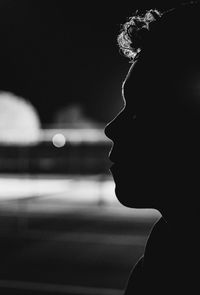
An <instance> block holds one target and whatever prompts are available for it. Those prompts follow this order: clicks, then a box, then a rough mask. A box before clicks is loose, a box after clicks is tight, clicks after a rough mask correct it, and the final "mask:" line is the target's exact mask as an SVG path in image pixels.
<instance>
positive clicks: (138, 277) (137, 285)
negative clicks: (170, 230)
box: [124, 218, 167, 295]
mask: <svg viewBox="0 0 200 295" xmlns="http://www.w3.org/2000/svg"><path fill="white" fill-rule="evenodd" d="M166 233H167V224H166V222H165V221H164V219H163V218H161V219H160V220H159V221H157V222H156V224H155V225H154V226H153V228H152V231H151V233H150V235H149V238H148V241H147V244H146V248H145V252H144V255H143V256H142V257H141V258H140V259H139V261H138V262H137V264H136V265H135V267H134V268H133V270H132V272H131V273H130V276H129V278H128V282H127V286H126V291H125V294H124V295H133V294H146V291H148V290H146V288H147V286H148V288H149V287H150V285H151V284H150V282H153V281H154V280H155V279H157V278H158V274H157V273H155V271H157V270H158V268H157V267H158V264H160V262H161V260H160V259H161V253H160V252H161V251H162V250H163V249H162V248H163V247H161V243H164V240H165V236H166ZM161 249H162V250H161ZM154 268H155V269H154Z"/></svg>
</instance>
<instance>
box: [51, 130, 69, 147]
mask: <svg viewBox="0 0 200 295" xmlns="http://www.w3.org/2000/svg"><path fill="white" fill-rule="evenodd" d="M52 142H53V145H54V146H55V147H57V148H61V147H63V146H64V145H65V143H66V139H65V136H64V135H63V134H62V133H57V134H55V135H54V136H53V138H52Z"/></svg>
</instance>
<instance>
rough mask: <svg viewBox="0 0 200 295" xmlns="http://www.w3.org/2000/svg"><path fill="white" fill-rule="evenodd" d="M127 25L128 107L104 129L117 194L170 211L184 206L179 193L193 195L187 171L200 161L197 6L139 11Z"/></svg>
mask: <svg viewBox="0 0 200 295" xmlns="http://www.w3.org/2000/svg"><path fill="white" fill-rule="evenodd" d="M145 22H146V23H145ZM136 25H137V27H136ZM123 30H124V31H122V32H121V33H120V35H119V37H118V41H119V43H120V48H121V50H123V52H124V53H125V54H126V55H127V56H128V58H130V60H131V62H132V65H131V68H130V70H129V73H128V75H127V77H126V79H125V81H124V83H123V87H122V94H123V97H124V100H125V107H124V109H123V111H122V112H120V114H119V115H118V116H117V117H116V118H115V120H113V121H112V122H111V123H110V125H108V126H107V128H106V135H107V136H108V137H109V138H111V139H112V140H113V142H114V145H113V150H112V152H111V156H110V157H111V160H112V161H113V162H115V165H114V166H113V167H112V168H111V172H112V173H113V176H114V180H115V183H116V195H117V197H118V199H119V200H120V202H122V203H123V204H124V205H126V206H130V207H136V208H156V209H158V210H160V211H161V213H166V212H168V213H169V215H170V213H172V211H173V210H175V208H176V209H177V208H178V207H179V206H186V203H187V202H185V201H184V199H183V198H182V199H180V198H179V195H180V194H181V191H182V192H183V190H184V192H186V191H187V193H189V192H191V181H192V179H191V178H190V177H189V175H188V172H189V171H188V169H191V170H190V175H192V173H193V172H194V168H196V165H197V163H198V161H199V159H198V152H197V151H198V149H197V145H198V140H197V138H198V130H200V123H199V122H200V44H199V43H200V42H199V41H198V39H199V36H200V5H199V4H194V3H193V4H188V5H181V6H179V7H177V8H175V9H171V10H168V11H167V12H159V11H158V10H151V11H149V12H146V13H145V14H143V15H142V16H138V14H136V15H135V16H134V17H133V18H131V19H129V22H128V23H126V24H125V25H124V26H123ZM140 33H141V34H140ZM134 34H136V35H134ZM123 38H125V41H126V42H125V41H123ZM134 42H135V43H134ZM122 46H124V48H122ZM199 147H200V145H199ZM199 163H200V161H199ZM192 169H193V170H192ZM193 179H194V178H193ZM192 185H193V188H194V182H193V184H192ZM172 188H173V189H172ZM173 208H174V209H173ZM170 211H171V212H170ZM168 213H167V214H168Z"/></svg>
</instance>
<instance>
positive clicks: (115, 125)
mask: <svg viewBox="0 0 200 295" xmlns="http://www.w3.org/2000/svg"><path fill="white" fill-rule="evenodd" d="M122 122H123V110H122V111H120V112H119V114H118V115H117V116H116V117H115V118H114V119H113V120H112V121H110V122H109V123H108V124H107V125H106V127H105V130H104V133H105V135H106V136H107V137H108V138H109V139H111V140H112V141H113V142H114V141H115V140H116V139H117V138H118V137H120V134H121V133H122V129H123V124H122Z"/></svg>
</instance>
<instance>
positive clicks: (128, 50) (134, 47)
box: [117, 1, 199, 63]
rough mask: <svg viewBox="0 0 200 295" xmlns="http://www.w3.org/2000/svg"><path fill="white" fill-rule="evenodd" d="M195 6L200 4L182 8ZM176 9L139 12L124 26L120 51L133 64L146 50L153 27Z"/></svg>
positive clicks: (184, 5) (184, 4) (191, 3)
mask: <svg viewBox="0 0 200 295" xmlns="http://www.w3.org/2000/svg"><path fill="white" fill-rule="evenodd" d="M193 4H199V2H198V1H190V2H184V3H181V4H180V5H181V8H187V6H192V5H193ZM176 8H177V7H174V8H172V9H169V10H166V11H160V10H158V9H150V10H146V11H145V12H144V13H139V12H138V10H137V11H136V12H135V13H134V14H133V16H131V17H129V18H128V20H127V22H125V23H124V24H123V25H122V28H121V30H120V34H119V35H118V37H117V43H118V46H119V49H120V51H121V52H122V53H123V55H125V56H126V57H128V58H129V59H130V62H131V63H132V62H134V61H135V60H136V59H137V58H138V56H139V53H140V52H141V51H142V49H143V48H144V45H145V42H146V40H147V39H148V36H149V32H150V31H151V29H152V27H153V26H154V25H157V23H158V22H159V20H161V19H162V17H163V16H164V15H166V14H168V13H169V12H172V11H174V10H176Z"/></svg>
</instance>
